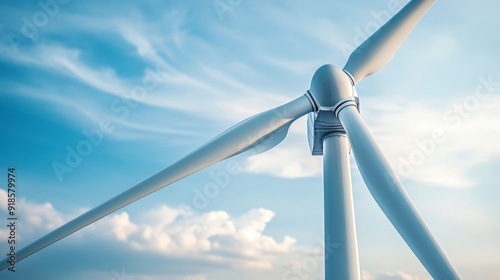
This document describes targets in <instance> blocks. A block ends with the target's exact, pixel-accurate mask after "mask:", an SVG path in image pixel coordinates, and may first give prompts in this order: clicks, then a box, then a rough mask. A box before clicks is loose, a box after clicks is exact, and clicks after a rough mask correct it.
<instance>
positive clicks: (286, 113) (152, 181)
mask: <svg viewBox="0 0 500 280" xmlns="http://www.w3.org/2000/svg"><path fill="white" fill-rule="evenodd" d="M312 110H313V107H312V105H311V103H310V101H309V99H308V97H306V96H305V95H304V96H302V97H299V98H297V99H295V100H293V101H292V102H289V103H287V104H285V105H283V106H280V107H277V108H275V109H272V110H269V111H266V112H263V113H260V114H258V115H255V116H253V117H251V118H248V119H246V120H244V121H242V122H240V123H239V124H237V125H235V126H233V127H232V128H230V129H228V130H226V131H225V132H223V133H222V134H220V135H219V136H217V137H215V138H214V139H212V140H211V141H210V142H208V143H207V144H205V145H203V146H202V147H200V148H198V149H197V150H195V151H194V152H192V153H191V154H189V155H187V156H186V157H184V158H182V159H181V160H179V161H177V162H176V163H174V164H172V165H171V166H169V167H167V168H165V169H163V170H162V171H160V172H158V173H156V174H154V175H153V176H151V177H149V178H148V179H146V180H144V181H142V182H140V183H139V184H137V185H135V186H134V187H132V188H130V189H128V190H127V191H125V192H123V193H121V194H119V195H117V196H115V197H113V198H112V199H110V200H108V201H107V202H105V203H103V204H101V205H99V206H97V207H95V208H93V209H91V210H89V211H88V212H86V213H84V214H82V215H80V216H78V217H76V218H75V219H73V220H72V221H70V222H68V223H66V224H64V225H62V226H61V227H59V228H57V229H55V230H54V231H52V232H50V233H48V234H47V235H45V236H43V237H42V238H40V239H38V240H36V241H35V242H33V243H31V244H29V245H28V246H26V247H25V248H23V249H21V250H19V251H18V252H17V255H16V260H17V262H19V261H20V260H22V259H24V258H26V257H28V256H29V255H31V254H33V253H35V252H37V251H39V250H41V249H43V248H44V247H46V246H49V245H50V244H52V243H54V242H56V241H58V240H60V239H62V238H64V237H66V236H68V235H70V234H71V233H73V232H75V231H78V230H80V229H82V228H83V227H85V226H87V225H89V224H91V223H93V222H95V221H97V220H99V219H101V218H103V217H105V216H107V215H109V214H111V213H113V212H115V211H116V210H118V209H120V208H122V207H124V206H126V205H128V204H130V203H132V202H134V201H136V200H138V199H140V198H142V197H144V196H146V195H148V194H151V193H152V192H155V191H157V190H159V189H161V188H163V187H165V186H168V185H170V184H172V183H174V182H176V181H178V180H180V179H182V178H184V177H186V176H188V175H190V174H192V173H194V172H196V171H199V170H201V169H203V168H205V167H207V166H209V165H211V164H214V163H216V162H219V161H221V160H224V159H226V158H229V157H231V156H234V155H236V154H238V153H241V152H243V151H246V150H249V149H251V148H252V147H256V146H260V145H263V146H264V147H265V148H266V149H269V148H270V147H272V146H275V145H277V144H278V143H279V142H281V140H283V138H284V136H285V135H286V131H285V133H284V130H285V129H287V128H288V126H289V125H290V124H291V123H292V122H293V121H294V120H296V119H297V118H299V117H301V116H303V115H305V114H307V113H309V112H311V111H312ZM257 152H259V151H257ZM7 261H8V258H6V259H4V260H3V261H2V263H1V264H0V270H3V269H5V268H6V267H8V262H7Z"/></svg>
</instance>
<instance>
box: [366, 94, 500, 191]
mask: <svg viewBox="0 0 500 280" xmlns="http://www.w3.org/2000/svg"><path fill="white" fill-rule="evenodd" d="M470 96H473V95H471V94H468V95H464V98H463V99H459V100H450V101H449V103H448V104H447V105H444V106H442V107H433V108H430V107H428V106H425V105H424V104H415V102H410V101H409V100H403V101H398V103H399V102H401V103H400V104H393V105H387V104H385V105H384V104H382V106H377V107H376V111H375V110H371V111H367V112H365V114H363V117H364V119H365V121H366V122H367V123H368V124H369V127H370V129H371V131H372V132H373V134H374V136H375V138H376V140H377V142H378V144H379V145H380V146H381V149H382V150H383V152H384V153H385V154H386V156H387V158H388V160H389V162H390V163H391V166H392V167H393V168H394V169H395V171H396V172H397V173H399V175H400V177H404V178H406V179H410V180H413V181H416V182H421V183H424V184H427V185H431V186H441V187H451V188H460V187H471V186H474V185H475V184H476V182H475V181H474V179H473V178H472V177H471V173H472V172H473V170H475V169H476V168H479V166H480V165H481V164H484V163H487V162H490V161H493V160H495V159H498V158H499V157H500V146H498V141H500V130H499V129H497V127H498V126H497V125H495V120H498V119H499V118H500V112H499V111H498V106H499V105H500V98H497V97H495V96H493V95H492V96H491V97H489V99H487V100H479V101H478V105H477V108H475V109H474V110H469V111H467V110H465V109H464V110H465V112H466V114H464V116H463V117H460V115H459V114H458V113H454V112H453V110H455V109H454V108H455V105H460V106H463V102H464V100H468V98H469V97H470ZM369 102H370V103H372V100H370V101H369ZM402 104H406V105H402ZM408 104H411V105H408ZM465 108H467V107H465ZM450 112H452V113H450ZM445 116H446V117H445ZM450 117H453V118H454V119H450ZM437 130H439V131H442V134H443V136H442V137H441V138H442V139H443V140H442V141H435V140H433V138H432V137H433V133H435V131H437ZM408 166H410V167H408Z"/></svg>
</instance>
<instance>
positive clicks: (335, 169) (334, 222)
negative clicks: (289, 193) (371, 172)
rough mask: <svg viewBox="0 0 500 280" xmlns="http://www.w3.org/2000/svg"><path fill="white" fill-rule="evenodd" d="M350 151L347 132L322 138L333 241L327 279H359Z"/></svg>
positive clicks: (329, 232) (328, 226)
mask: <svg viewBox="0 0 500 280" xmlns="http://www.w3.org/2000/svg"><path fill="white" fill-rule="evenodd" d="M349 150H350V146H349V141H348V140H347V137H346V135H345V134H343V135H333V136H327V137H326V139H324V140H323V170H324V171H323V172H324V207H325V242H332V243H333V244H334V246H333V247H334V249H333V250H331V251H329V250H328V249H326V250H325V279H326V280H333V279H346V280H359V279H360V270H359V259H358V245H357V240H356V225H355V220H354V205H353V200H352V185H351V171H350V165H349ZM325 248H330V246H325Z"/></svg>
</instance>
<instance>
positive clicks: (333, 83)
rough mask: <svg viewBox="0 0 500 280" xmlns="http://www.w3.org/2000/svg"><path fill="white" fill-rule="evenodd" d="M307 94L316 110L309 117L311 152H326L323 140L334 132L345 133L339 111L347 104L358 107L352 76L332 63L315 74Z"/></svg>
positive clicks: (313, 153) (316, 153) (315, 153)
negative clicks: (338, 116)
mask: <svg viewBox="0 0 500 280" xmlns="http://www.w3.org/2000/svg"><path fill="white" fill-rule="evenodd" d="M307 96H308V97H309V98H310V99H311V103H313V104H314V107H315V108H314V109H315V112H312V113H310V114H309V115H308V117H307V130H308V133H307V136H308V137H307V138H308V141H309V148H310V149H311V153H312V155H323V140H324V139H325V137H327V136H330V135H332V134H345V131H344V128H343V127H342V124H341V123H340V120H339V119H338V118H337V114H338V112H339V111H340V110H342V108H345V107H346V106H356V107H358V106H359V100H358V95H357V93H356V89H355V88H354V80H353V79H352V76H351V75H350V74H349V73H348V72H346V71H344V70H342V69H340V68H338V67H336V66H334V65H331V64H325V65H323V66H321V67H320V68H319V69H318V70H316V72H315V73H314V75H313V78H312V80H311V87H310V89H309V90H308V91H307Z"/></svg>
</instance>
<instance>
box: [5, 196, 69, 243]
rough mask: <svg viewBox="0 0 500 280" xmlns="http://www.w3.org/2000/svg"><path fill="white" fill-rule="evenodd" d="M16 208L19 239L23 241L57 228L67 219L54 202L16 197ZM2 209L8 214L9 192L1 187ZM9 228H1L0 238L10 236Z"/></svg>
mask: <svg viewBox="0 0 500 280" xmlns="http://www.w3.org/2000/svg"><path fill="white" fill-rule="evenodd" d="M16 199H17V201H16V209H15V214H16V217H18V220H17V224H18V229H19V228H22V230H18V231H17V239H18V240H22V241H23V242H24V241H26V240H27V239H29V238H33V237H34V236H37V234H39V233H44V232H48V231H50V230H53V229H55V228H56V227H58V226H60V225H62V224H63V223H64V221H65V220H66V219H65V217H64V215H63V214H61V212H59V211H58V210H56V209H55V208H54V207H53V206H52V204H50V203H48V202H46V203H34V202H30V201H27V200H26V199H24V198H19V197H17V198H16ZM0 209H1V210H0V211H1V212H2V213H3V214H4V215H7V214H8V212H7V192H6V191H5V190H3V189H0ZM7 233H8V232H7V230H5V229H4V228H2V229H0V235H1V238H2V239H0V240H3V238H6V237H7V236H8V234H7Z"/></svg>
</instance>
